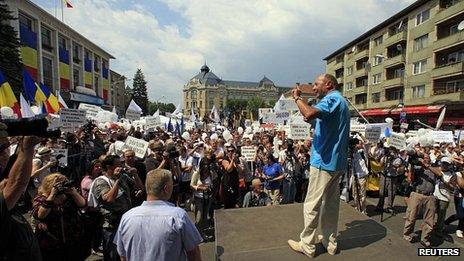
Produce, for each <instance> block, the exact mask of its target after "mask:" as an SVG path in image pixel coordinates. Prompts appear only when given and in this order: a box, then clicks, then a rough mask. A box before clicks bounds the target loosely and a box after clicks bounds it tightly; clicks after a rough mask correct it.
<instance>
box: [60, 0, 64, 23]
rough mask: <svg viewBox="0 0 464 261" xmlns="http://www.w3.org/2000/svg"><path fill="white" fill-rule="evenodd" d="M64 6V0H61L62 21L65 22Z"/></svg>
mask: <svg viewBox="0 0 464 261" xmlns="http://www.w3.org/2000/svg"><path fill="white" fill-rule="evenodd" d="M63 10H64V8H63V0H61V22H63V23H64V11H63Z"/></svg>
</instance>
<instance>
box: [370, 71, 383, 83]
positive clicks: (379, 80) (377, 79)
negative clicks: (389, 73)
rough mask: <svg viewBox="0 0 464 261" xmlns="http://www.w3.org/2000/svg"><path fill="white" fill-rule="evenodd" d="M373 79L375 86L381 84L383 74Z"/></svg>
mask: <svg viewBox="0 0 464 261" xmlns="http://www.w3.org/2000/svg"><path fill="white" fill-rule="evenodd" d="M372 79H373V81H372V83H373V84H377V83H380V82H381V81H382V74H381V73H378V74H374V75H373V76H372Z"/></svg>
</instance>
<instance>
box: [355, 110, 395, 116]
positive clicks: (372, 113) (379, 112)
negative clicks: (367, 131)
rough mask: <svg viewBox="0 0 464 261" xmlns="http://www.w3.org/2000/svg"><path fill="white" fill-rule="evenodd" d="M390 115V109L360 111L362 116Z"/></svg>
mask: <svg viewBox="0 0 464 261" xmlns="http://www.w3.org/2000/svg"><path fill="white" fill-rule="evenodd" d="M389 113H390V109H370V110H365V111H362V112H361V114H362V115H363V116H385V115H388V114H389Z"/></svg>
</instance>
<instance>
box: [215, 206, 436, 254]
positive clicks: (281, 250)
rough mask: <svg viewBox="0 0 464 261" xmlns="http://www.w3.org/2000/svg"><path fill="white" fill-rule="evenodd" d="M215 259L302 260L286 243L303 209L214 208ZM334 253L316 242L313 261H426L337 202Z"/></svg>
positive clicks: (295, 234)
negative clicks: (338, 208)
mask: <svg viewBox="0 0 464 261" xmlns="http://www.w3.org/2000/svg"><path fill="white" fill-rule="evenodd" d="M215 224H216V257H217V259H218V260H223V261H228V260H307V259H308V258H307V257H306V256H304V255H302V254H299V253H296V252H293V251H292V250H291V249H290V248H289V247H288V245H287V240H288V239H293V240H297V241H298V240H299V235H300V232H301V230H302V228H303V205H302V204H292V205H281V206H271V207H260V208H242V209H229V210H218V211H216V214H215ZM338 225H339V226H338V230H339V237H338V242H339V243H338V246H339V253H338V254H337V255H335V256H331V255H329V254H327V253H326V251H325V249H324V248H323V247H321V245H320V244H318V249H317V255H318V256H317V257H316V259H317V260H329V259H330V260H359V261H367V260H376V261H378V260H417V259H419V258H420V260H427V259H429V258H424V257H418V256H417V248H416V247H415V246H414V245H411V244H409V243H407V242H406V241H404V240H403V239H402V238H401V236H400V235H398V234H393V233H392V232H391V231H390V230H388V229H387V228H385V227H384V226H382V225H381V224H379V223H377V222H376V221H374V220H372V219H370V218H369V217H367V216H366V215H363V214H361V213H359V212H357V211H356V210H354V209H353V208H352V207H351V206H349V205H348V204H346V203H344V202H341V203H340V218H339V223H338Z"/></svg>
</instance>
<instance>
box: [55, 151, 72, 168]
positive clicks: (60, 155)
mask: <svg viewBox="0 0 464 261" xmlns="http://www.w3.org/2000/svg"><path fill="white" fill-rule="evenodd" d="M52 156H53V157H54V158H55V159H56V160H58V165H59V166H61V167H67V166H68V149H58V148H53V153H52Z"/></svg>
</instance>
